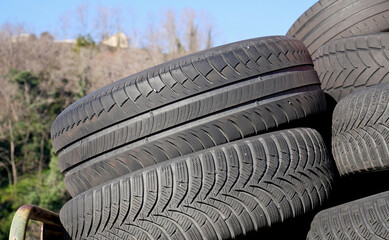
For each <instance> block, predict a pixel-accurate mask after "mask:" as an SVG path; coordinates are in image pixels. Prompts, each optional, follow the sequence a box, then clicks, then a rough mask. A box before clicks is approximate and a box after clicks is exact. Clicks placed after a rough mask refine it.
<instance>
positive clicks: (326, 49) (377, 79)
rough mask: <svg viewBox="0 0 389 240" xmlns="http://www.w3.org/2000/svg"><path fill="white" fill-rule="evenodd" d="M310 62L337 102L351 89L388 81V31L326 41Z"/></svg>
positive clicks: (325, 87)
mask: <svg viewBox="0 0 389 240" xmlns="http://www.w3.org/2000/svg"><path fill="white" fill-rule="evenodd" d="M313 61H314V64H315V69H316V71H317V72H318V75H319V78H320V82H321V84H322V85H321V86H322V89H323V90H324V92H326V93H328V94H329V95H331V97H332V98H334V99H335V100H336V101H339V100H340V99H342V98H343V97H345V96H347V95H348V94H350V93H352V92H353V91H358V90H361V89H364V88H366V87H369V86H372V85H376V84H379V83H385V82H389V74H388V73H389V33H380V34H370V35H363V36H356V37H349V38H344V39H339V40H336V41H333V42H330V43H327V44H325V45H323V46H322V47H320V48H319V50H318V51H317V54H316V55H315V56H313Z"/></svg>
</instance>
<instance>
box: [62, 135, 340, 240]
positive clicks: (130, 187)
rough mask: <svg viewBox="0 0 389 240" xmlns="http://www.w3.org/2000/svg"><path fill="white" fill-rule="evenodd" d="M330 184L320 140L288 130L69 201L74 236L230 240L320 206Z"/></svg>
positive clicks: (65, 212)
mask: <svg viewBox="0 0 389 240" xmlns="http://www.w3.org/2000/svg"><path fill="white" fill-rule="evenodd" d="M332 182H333V170H332V167H331V161H330V158H329V155H328V153H327V151H326V147H325V144H324V142H323V140H322V138H321V136H320V135H319V134H318V132H316V131H315V130H312V129H304V128H300V129H291V130H284V131H279V132H274V133H268V134H264V135H260V136H255V137H251V138H247V139H243V140H238V141H235V142H232V143H228V144H225V145H222V146H217V147H214V148H212V149H208V150H204V151H201V152H197V153H193V154H190V155H187V156H184V157H179V158H176V159H174V160H170V161H165V162H163V163H160V164H157V165H153V166H151V167H147V168H143V169H141V170H139V171H136V172H132V173H130V174H127V175H125V176H122V177H120V178H118V179H115V180H112V181H110V182H108V183H105V184H104V185H100V186H98V187H95V188H93V189H90V190H88V191H86V192H84V193H82V194H80V195H78V196H76V197H74V198H73V199H71V200H70V201H69V202H67V203H66V204H65V205H64V206H63V208H62V209H61V211H60V219H61V222H62V224H63V226H64V228H65V229H66V231H67V232H68V234H69V235H70V236H71V237H72V239H111V240H112V239H209V240H211V239H234V238H238V237H241V236H244V235H246V234H248V233H249V232H252V231H256V230H259V229H261V228H264V227H269V226H271V225H272V224H274V223H277V222H283V221H285V220H287V219H290V218H293V217H294V216H297V215H301V214H303V213H305V212H307V211H310V210H312V209H314V208H316V207H318V206H319V205H321V204H322V203H323V202H324V201H325V200H326V199H327V197H328V194H329V191H330V190H331V185H332Z"/></svg>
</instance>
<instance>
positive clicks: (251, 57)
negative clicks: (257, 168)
mask: <svg viewBox="0 0 389 240" xmlns="http://www.w3.org/2000/svg"><path fill="white" fill-rule="evenodd" d="M304 65H312V60H311V57H310V55H309V53H308V51H307V50H306V48H305V46H304V45H303V44H302V43H301V42H300V41H298V40H295V39H292V38H289V37H282V36H278V37H265V38H257V39H250V40H245V41H241V42H236V43H231V44H228V45H224V46H220V47H216V48H212V49H208V50H205V51H202V52H199V53H195V54H191V55H188V56H186V57H182V58H179V59H176V60H173V61H170V62H166V63H164V64H161V65H158V66H155V67H153V68H150V69H147V70H144V71H142V72H140V73H137V74H134V75H131V76H129V77H127V78H125V79H122V80H120V81H117V82H115V83H112V84H110V85H108V86H106V87H104V88H102V89H100V90H98V91H96V92H94V93H92V94H89V95H88V96H86V97H84V98H82V99H80V100H79V101H77V102H75V103H73V104H72V105H70V106H69V107H67V108H66V109H65V110H64V111H63V112H62V113H61V114H60V115H59V116H58V117H57V119H56V120H55V121H54V123H53V125H52V128H51V137H52V142H53V146H54V150H55V151H56V152H57V153H58V152H60V151H61V150H62V149H63V148H64V147H66V146H68V145H69V144H72V143H74V142H76V141H78V140H80V139H82V138H84V137H87V136H89V135H90V134H92V133H95V132H97V131H100V130H103V129H105V128H107V127H110V126H113V125H116V124H118V123H120V122H122V121H124V120H126V119H130V118H133V117H136V116H139V115H140V114H144V113H147V112H149V111H151V110H155V109H158V108H160V107H163V106H166V105H168V104H172V103H175V102H178V101H181V100H183V99H186V98H188V97H191V96H196V95H197V94H201V93H205V92H208V91H211V90H212V89H216V88H218V87H223V86H227V85H229V84H234V83H237V82H239V81H241V80H244V79H247V78H252V77H256V76H262V75H266V74H270V73H272V72H274V71H278V70H282V69H285V68H291V67H298V66H304ZM219 100H221V99H219ZM182 104H188V101H186V102H184V103H182ZM182 108H185V106H182ZM187 108H189V107H187ZM167 114H170V113H167ZM170 117H174V116H170Z"/></svg>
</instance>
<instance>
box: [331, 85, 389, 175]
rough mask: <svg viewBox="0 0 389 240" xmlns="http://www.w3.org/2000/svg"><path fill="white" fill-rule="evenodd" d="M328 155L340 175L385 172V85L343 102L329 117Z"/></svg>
mask: <svg viewBox="0 0 389 240" xmlns="http://www.w3.org/2000/svg"><path fill="white" fill-rule="evenodd" d="M332 132H333V133H332V135H333V137H332V153H333V155H334V159H335V162H336V166H337V168H338V170H339V173H340V174H341V175H346V174H353V173H357V172H366V171H380V170H386V169H388V168H389V144H388V143H389V83H385V84H381V85H377V86H373V87H369V88H367V89H364V90H362V91H359V92H355V93H353V94H350V95H349V96H347V97H345V98H343V99H342V100H341V101H340V102H339V103H338V104H337V106H336V108H335V110H334V113H333V127H332Z"/></svg>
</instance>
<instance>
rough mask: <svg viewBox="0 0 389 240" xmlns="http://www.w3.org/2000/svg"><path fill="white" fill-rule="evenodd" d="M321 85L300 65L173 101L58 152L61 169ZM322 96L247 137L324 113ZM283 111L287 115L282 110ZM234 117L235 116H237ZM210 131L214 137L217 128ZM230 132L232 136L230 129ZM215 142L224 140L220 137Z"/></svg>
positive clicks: (314, 75)
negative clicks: (313, 106) (167, 132)
mask: <svg viewBox="0 0 389 240" xmlns="http://www.w3.org/2000/svg"><path fill="white" fill-rule="evenodd" d="M319 86H320V82H319V80H318V77H317V73H316V72H315V71H314V70H313V67H312V66H308V67H298V68H293V69H288V70H283V71H282V72H278V73H274V74H270V75H267V76H263V77H255V78H250V79H247V80H245V81H243V82H239V83H236V84H233V85H230V86H226V87H222V88H219V89H217V90H214V91H212V92H207V93H204V94H200V95H196V96H194V97H192V98H188V99H186V100H185V103H184V104H183V103H182V102H183V101H181V102H178V103H173V104H171V105H169V106H167V107H166V108H160V109H157V110H155V111H150V112H148V113H146V114H143V115H140V116H138V117H134V118H130V119H128V120H126V121H123V122H120V123H119V124H116V125H113V126H110V127H108V128H105V129H103V130H101V131H98V132H96V133H93V134H91V135H89V136H87V137H85V138H83V139H82V140H81V141H78V142H75V143H73V144H71V145H69V146H68V147H66V148H64V149H63V150H62V151H61V152H59V154H58V155H59V159H58V161H59V167H60V170H61V171H62V172H65V171H68V170H69V169H71V168H75V167H77V164H79V163H82V162H86V161H88V160H90V159H92V158H94V157H96V156H99V155H101V154H105V153H109V152H110V151H111V150H112V149H117V148H123V147H126V146H128V145H132V144H133V143H135V142H137V140H138V141H139V140H142V139H143V138H144V137H147V138H153V136H155V135H158V134H160V133H163V132H166V131H171V130H172V129H177V128H178V129H183V128H182V127H181V128H180V126H187V125H193V124H196V123H198V122H204V121H206V119H209V118H212V116H213V115H215V114H219V113H223V112H224V113H225V112H228V111H234V110H235V111H236V109H239V108H241V106H242V105H248V104H255V102H263V100H266V99H275V100H277V99H280V98H282V97H285V96H288V95H290V94H291V92H296V91H302V89H307V90H306V91H308V89H309V88H319ZM318 95H319V96H318V99H312V101H313V103H305V104H306V105H305V106H304V107H306V108H310V107H311V106H312V105H315V106H316V105H319V104H321V106H319V107H315V108H314V109H313V110H312V111H306V113H305V114H300V115H298V116H296V114H295V113H294V112H290V111H289V110H292V109H293V108H294V106H285V108H286V109H285V111H286V112H287V118H284V117H279V116H275V118H276V119H278V121H277V124H276V125H274V124H272V123H271V122H265V124H266V125H265V126H262V127H259V128H257V129H253V130H252V131H251V132H247V133H244V134H243V135H242V137H244V136H247V135H246V134H248V135H252V134H254V133H256V132H261V131H263V130H267V129H270V128H271V127H272V126H279V125H282V124H284V123H286V122H289V121H292V120H296V119H299V118H304V117H306V116H309V115H311V114H316V113H318V112H321V111H325V103H323V101H322V98H323V97H322V96H320V94H318ZM265 102H268V101H265ZM295 104H296V105H300V104H301V103H299V102H296V103H295ZM281 114H283V113H282V112H281ZM283 115H285V114H283ZM230 116H231V117H233V116H234V115H230ZM264 118H266V116H265V117H264ZM191 119H195V120H191ZM265 121H266V119H265ZM271 121H273V120H271ZM188 128H189V127H188ZM254 130H256V132H254ZM176 131H179V130H176ZM210 134H211V135H212V132H211V133H210ZM226 134H227V136H228V132H227V133H226ZM228 138H231V136H228ZM215 142H216V144H219V143H217V139H216V141H215ZM145 164H146V165H147V163H140V165H143V166H144V165H145Z"/></svg>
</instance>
